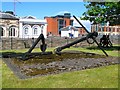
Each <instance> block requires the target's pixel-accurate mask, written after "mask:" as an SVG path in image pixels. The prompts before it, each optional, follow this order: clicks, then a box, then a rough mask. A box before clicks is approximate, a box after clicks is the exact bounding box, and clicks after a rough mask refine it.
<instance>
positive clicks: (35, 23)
mask: <svg viewBox="0 0 120 90" xmlns="http://www.w3.org/2000/svg"><path fill="white" fill-rule="evenodd" d="M41 33H43V34H44V36H45V38H46V37H47V36H46V35H47V21H46V20H40V19H36V18H35V17H33V16H27V17H24V18H20V20H19V38H37V37H39V35H40V34H41Z"/></svg>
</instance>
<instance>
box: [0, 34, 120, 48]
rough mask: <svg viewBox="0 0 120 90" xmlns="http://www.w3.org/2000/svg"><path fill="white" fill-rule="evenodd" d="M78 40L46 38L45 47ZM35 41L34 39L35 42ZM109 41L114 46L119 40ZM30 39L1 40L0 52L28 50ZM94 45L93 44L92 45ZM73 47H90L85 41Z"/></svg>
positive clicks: (38, 45) (30, 44)
mask: <svg viewBox="0 0 120 90" xmlns="http://www.w3.org/2000/svg"><path fill="white" fill-rule="evenodd" d="M79 38H81V37H79ZM79 38H73V39H71V38H65V37H55V36H54V37H49V38H46V44H47V47H58V46H62V45H65V44H67V43H70V42H72V41H75V40H77V39H79ZM100 38H101V36H98V37H97V41H98V42H99V40H100ZM35 40H36V39H34V41H35ZM110 40H111V42H112V43H114V44H118V43H119V38H118V37H110ZM34 41H33V40H32V39H31V38H27V39H20V38H1V39H0V49H1V50H10V49H25V48H30V47H31V46H32V43H33V42H34ZM40 44H41V41H40V42H39V43H38V44H37V45H36V48H38V47H40ZM92 45H95V44H92ZM74 46H77V47H79V46H80V47H86V46H90V45H89V44H88V43H87V41H84V42H80V43H78V44H76V45H74Z"/></svg>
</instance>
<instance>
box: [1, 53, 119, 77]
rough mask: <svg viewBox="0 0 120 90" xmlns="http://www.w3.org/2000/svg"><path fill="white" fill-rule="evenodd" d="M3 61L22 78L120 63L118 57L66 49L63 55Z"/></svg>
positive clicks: (4, 59)
mask: <svg viewBox="0 0 120 90" xmlns="http://www.w3.org/2000/svg"><path fill="white" fill-rule="evenodd" d="M3 61H4V62H5V63H6V64H7V65H8V67H9V68H10V69H11V70H12V71H13V72H14V74H15V75H17V76H18V77H19V78H20V79H27V78H33V77H38V76H44V75H50V74H58V73H63V72H70V71H78V70H84V69H92V68H96V67H100V66H106V65H113V64H119V62H118V58H117V57H105V56H102V55H97V54H92V53H83V52H78V51H66V52H63V53H61V56H57V55H51V56H50V55H45V56H44V57H40V56H39V57H38V56H37V57H34V59H33V58H32V59H29V60H27V61H20V60H19V59H17V58H3Z"/></svg>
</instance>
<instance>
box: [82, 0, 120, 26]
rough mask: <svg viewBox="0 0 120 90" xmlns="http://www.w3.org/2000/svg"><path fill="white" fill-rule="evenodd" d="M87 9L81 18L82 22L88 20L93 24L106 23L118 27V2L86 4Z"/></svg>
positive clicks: (119, 14) (119, 16) (119, 9)
mask: <svg viewBox="0 0 120 90" xmlns="http://www.w3.org/2000/svg"><path fill="white" fill-rule="evenodd" d="M85 7H86V9H87V11H86V12H84V13H83V16H82V17H81V19H82V20H90V21H91V22H93V24H97V23H107V22H109V24H110V25H118V24H119V25H120V1H119V2H88V3H87V4H85Z"/></svg>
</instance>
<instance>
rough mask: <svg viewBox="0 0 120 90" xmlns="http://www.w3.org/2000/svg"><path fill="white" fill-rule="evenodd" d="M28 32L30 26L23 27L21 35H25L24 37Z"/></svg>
mask: <svg viewBox="0 0 120 90" xmlns="http://www.w3.org/2000/svg"><path fill="white" fill-rule="evenodd" d="M29 30H31V26H30V25H24V26H23V33H24V34H25V35H28V34H29V32H30V31H29Z"/></svg>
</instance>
